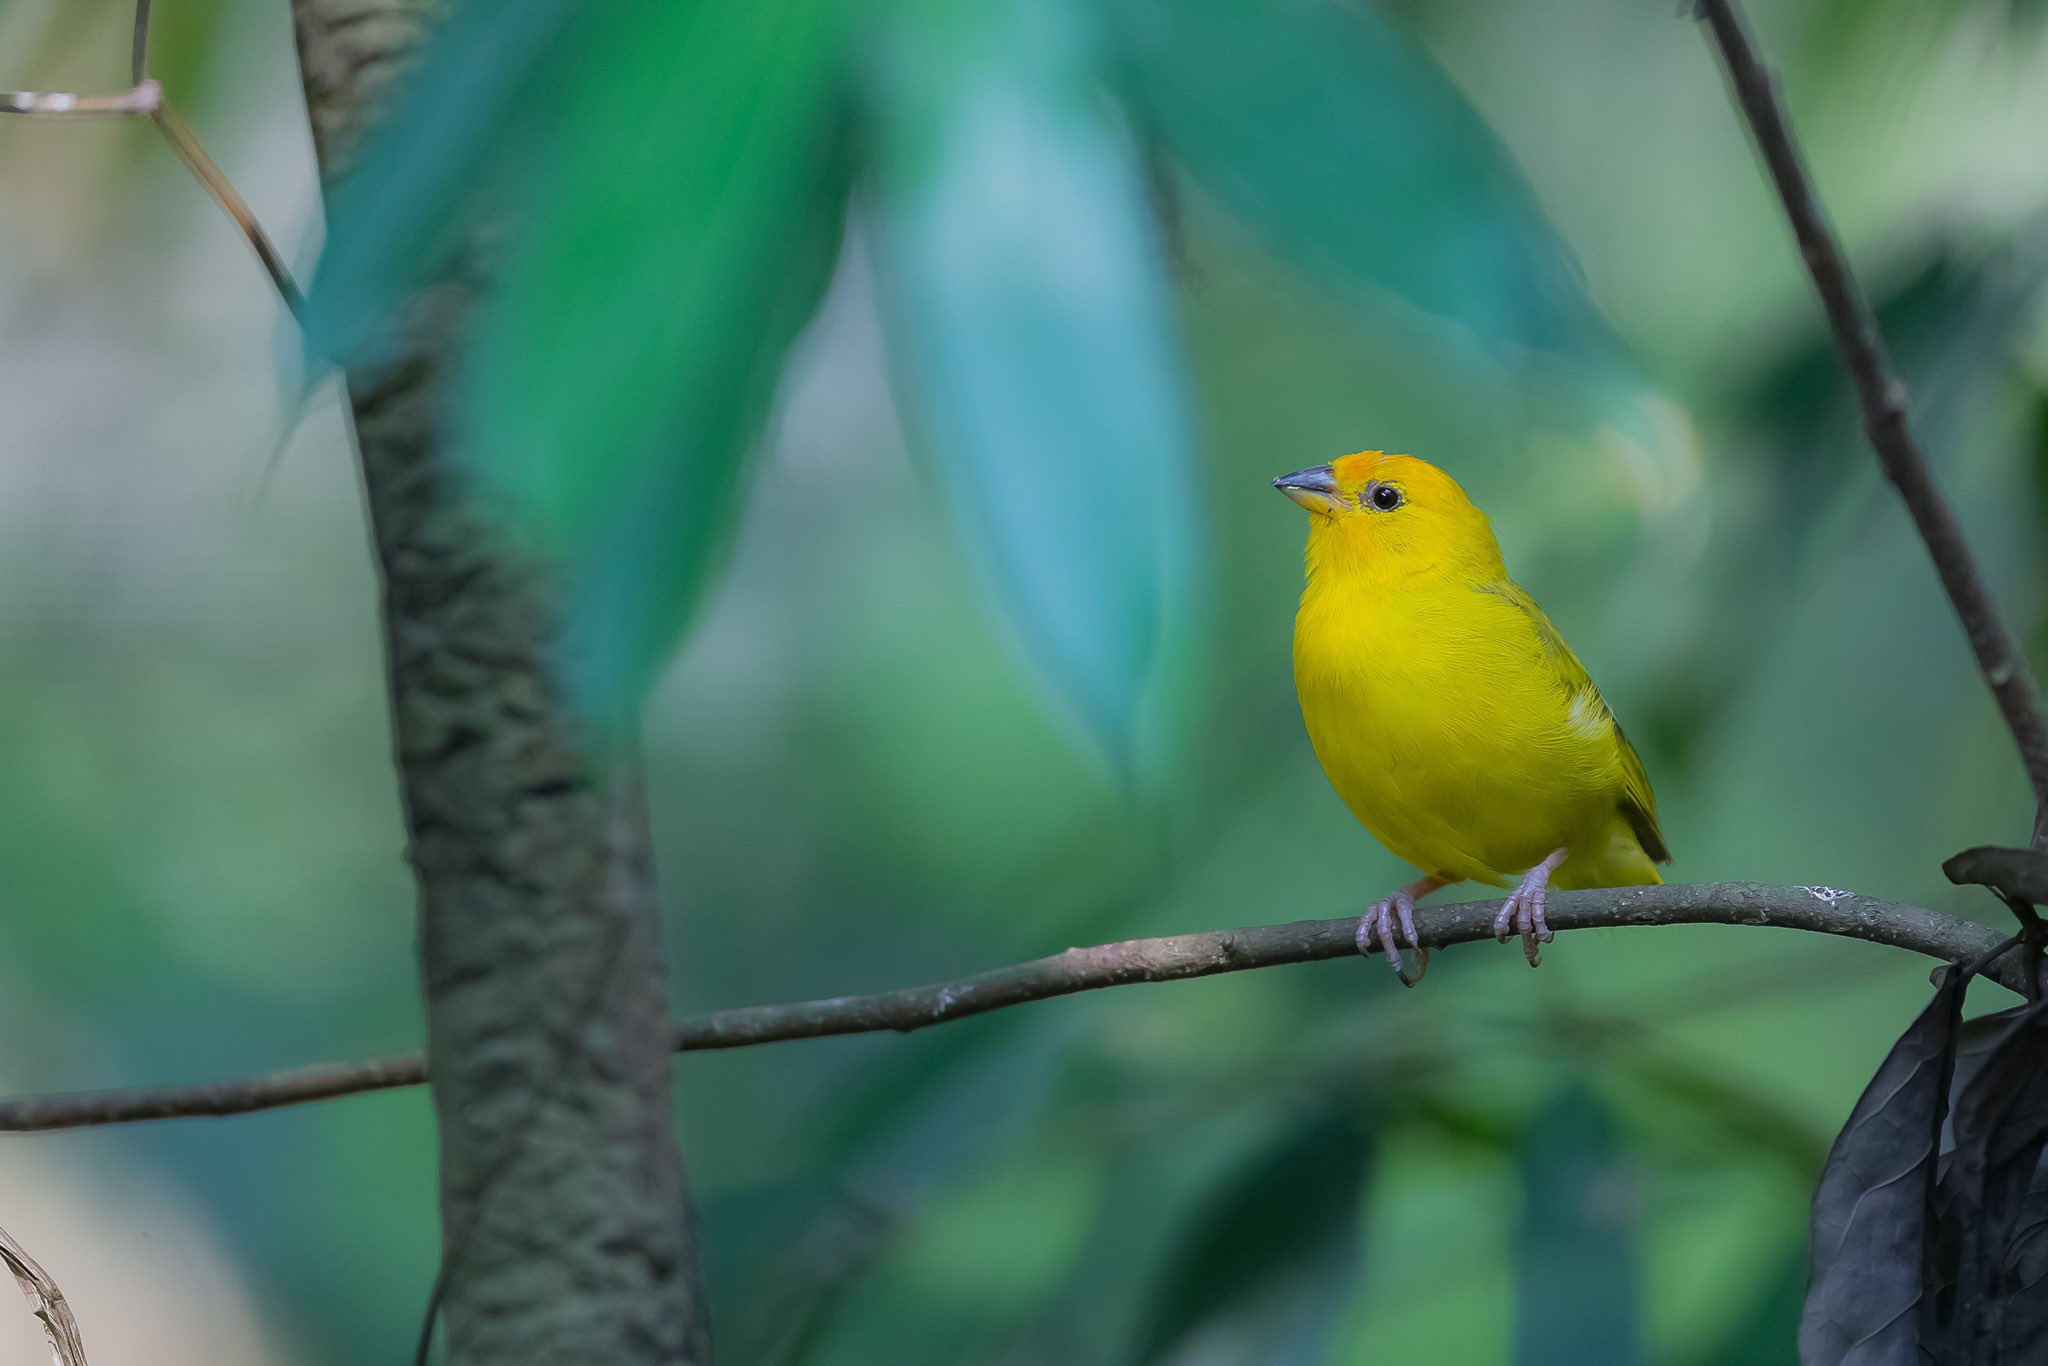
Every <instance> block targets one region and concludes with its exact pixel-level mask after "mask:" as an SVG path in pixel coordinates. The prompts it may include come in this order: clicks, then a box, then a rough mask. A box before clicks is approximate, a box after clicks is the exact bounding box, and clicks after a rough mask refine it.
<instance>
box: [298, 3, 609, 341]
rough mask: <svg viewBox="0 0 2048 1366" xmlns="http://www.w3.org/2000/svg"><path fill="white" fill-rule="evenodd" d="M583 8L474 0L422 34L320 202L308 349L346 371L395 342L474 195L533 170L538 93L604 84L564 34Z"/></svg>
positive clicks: (465, 220) (549, 104)
mask: <svg viewBox="0 0 2048 1366" xmlns="http://www.w3.org/2000/svg"><path fill="white" fill-rule="evenodd" d="M579 12H580V9H579V6H578V5H577V4H576V3H574V0H517V2H516V3H509V4H484V3H481V2H480V0H479V2H476V3H469V4H464V5H461V6H459V7H457V8H456V9H455V11H454V12H453V13H452V14H451V15H450V16H449V18H448V19H447V20H446V21H445V22H444V23H443V24H442V26H441V28H440V30H439V31H438V32H436V33H435V34H434V35H433V37H432V38H431V39H430V40H429V41H428V44H427V48H426V51H425V52H424V53H423V54H422V55H421V57H420V58H419V61H418V65H417V67H416V68H415V70H414V73H413V75H412V77H411V78H409V79H407V80H405V81H404V83H403V85H402V87H401V88H400V90H399V92H398V94H397V96H396V97H395V98H394V99H393V101H392V102H391V106H390V108H389V109H388V110H387V111H386V113H385V115H384V117H383V118H382V120H381V121H380V122H379V123H378V125H377V126H376V127H375V128H373V129H372V130H371V131H370V132H369V133H368V134H367V135H366V138H365V141H364V145H363V147H362V149H361V150H360V152H359V153H358V154H357V157H356V162H355V166H354V168H353V169H352V170H351V171H350V172H349V173H348V174H347V175H346V176H345V177H344V178H343V179H342V180H341V182H340V183H339V184H337V185H336V186H335V187H334V189H333V191H332V193H331V194H330V195H329V196H328V207H327V243H326V246H325V247H324V248H323V249H322V251H321V254H320V266H319V271H318V273H317V274H316V275H315V277H314V279H313V284H312V288H311V289H310V290H309V291H308V293H307V297H306V313H305V318H304V319H303V325H304V331H305V336H306V342H307V345H308V346H309V347H310V348H311V349H312V350H313V351H315V352H317V353H319V354H321V355H324V356H326V357H327V358H328V359H330V360H332V361H334V362H335V363H336V364H339V365H344V366H347V365H358V364H362V363H365V362H373V361H375V360H376V359H378V358H379V356H380V355H381V354H382V353H383V352H384V351H385V350H386V349H388V348H389V347H390V346H391V345H392V344H393V343H394V342H395V341H396V340H397V338H398V335H399V334H398V323H399V315H400V310H401V307H402V305H403V304H404V302H405V300H406V297H407V296H408V295H409V294H410V292H411V291H412V290H413V289H415V288H416V287H417V286H418V285H419V284H421V283H422V282H423V281H425V280H427V279H428V278H430V277H431V275H432V273H433V272H434V270H435V269H436V268H437V267H439V266H440V265H441V264H443V257H444V256H445V255H446V254H447V253H448V251H449V250H450V249H451V248H452V247H453V245H454V244H455V243H456V242H457V241H459V240H460V237H461V234H462V232H463V230H465V229H467V228H471V227H473V226H474V218H475V214H476V210H477V207H478V200H479V199H480V198H481V197H483V196H484V195H485V193H486V191H487V190H488V189H490V188H492V187H497V188H499V189H501V190H504V191H505V192H506V193H508V194H509V193H511V192H512V190H514V189H516V188H517V186H516V184H515V185H513V186H505V185H504V184H503V183H502V182H503V180H504V179H505V177H506V174H507V172H508V171H511V170H519V171H523V172H524V173H526V174H528V175H531V174H532V173H533V172H534V171H535V169H536V168H535V166H534V165H533V158H534V156H535V152H534V144H535V142H536V140H537V138H538V137H539V136H540V133H539V128H540V126H541V120H542V118H543V117H544V115H545V113H546V112H548V111H553V110H555V109H556V108H558V105H557V104H556V103H555V102H554V101H552V100H550V99H548V98H545V97H544V96H543V94H542V93H541V92H542V91H544V90H546V89H547V88H548V86H549V85H551V84H553V85H557V86H560V87H566V88H575V87H577V86H578V85H580V84H581V83H583V82H585V81H597V80H599V79H600V77H599V76H598V75H597V73H595V72H593V71H591V70H589V69H587V67H585V66H582V65H580V64H579V63H578V61H577V60H576V59H577V57H578V56H579V55H580V52H581V49H580V47H579V45H578V44H576V43H575V42H573V41H570V20H571V19H573V18H574V17H576V16H577V14H578V13H579ZM551 77H552V78H553V80H552V81H551V80H550V78H551ZM514 149H517V150H516V152H515V150H514ZM515 157H516V160H515ZM508 163H510V164H509V165H508Z"/></svg>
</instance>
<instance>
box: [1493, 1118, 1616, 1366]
mask: <svg viewBox="0 0 2048 1366" xmlns="http://www.w3.org/2000/svg"><path fill="white" fill-rule="evenodd" d="M1519 1156H1520V1159H1521V1167H1522V1222H1521V1226H1520V1228H1519V1229H1518V1231H1517V1233H1516V1236H1515V1268H1516V1271H1517V1272H1518V1276H1517V1279H1516V1282H1515V1287H1516V1288H1515V1362H1516V1363H1517V1366H1595V1363H1597V1364H1598V1366H1624V1363H1629V1362H1637V1361H1640V1360H1642V1346H1641V1339H1642V1326H1641V1319H1642V1307H1641V1306H1642V1289H1641V1285H1640V1283H1639V1282H1640V1277H1639V1276H1638V1274H1637V1271H1636V1247H1635V1241H1636V1238H1635V1229H1636V1222H1637V1217H1636V1199H1637V1194H1636V1190H1635V1185H1634V1180H1633V1177H1632V1175H1631V1173H1630V1171H1629V1168H1628V1165H1627V1163H1626V1162H1625V1161H1624V1159H1623V1157H1622V1154H1621V1152H1620V1149H1619V1147H1618V1146H1617V1144H1616V1141H1615V1133H1614V1117H1613V1116H1612V1115H1611V1114H1610V1113H1609V1112H1608V1109H1607V1107H1606V1106H1605V1105H1604V1104H1602V1103H1601V1102H1600V1100H1599V1099H1598V1098H1597V1097H1596V1096H1594V1095H1593V1094H1592V1093H1591V1092H1589V1091H1586V1090H1583V1089H1581V1088H1577V1087H1574V1088H1572V1089H1570V1090H1567V1091H1565V1092H1564V1093H1563V1094H1562V1095H1560V1096H1559V1097H1558V1098H1557V1099H1556V1100H1555V1101H1553V1102H1552V1103H1551V1104H1550V1105H1549V1106H1548V1107H1547V1108H1546V1109H1545V1110H1544V1111H1543V1113H1542V1114H1541V1115H1539V1116H1538V1118H1537V1120H1536V1122H1535V1123H1534V1124H1533V1125H1531V1126H1530V1129H1529V1131H1528V1133H1527V1134H1525V1135H1524V1136H1523V1139H1522V1144H1521V1148H1520V1151H1519Z"/></svg>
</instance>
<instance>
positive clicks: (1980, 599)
mask: <svg viewBox="0 0 2048 1366" xmlns="http://www.w3.org/2000/svg"><path fill="white" fill-rule="evenodd" d="M1699 15H1700V17H1701V19H1703V20H1704V21H1705V22H1706V25H1707V29H1708V32H1709V33H1711V34H1712V35H1713V39H1714V46H1715V49H1716V50H1717V51H1718V52H1719V53H1720V56H1721V62H1722V65H1723V66H1724V67H1725V68H1726V70H1727V72H1728V81H1729V85H1730V86H1731V87H1732V89H1733V92H1734V96H1735V102H1736V105H1737V107H1738V108H1739V109H1740V110H1741V111H1742V115H1743V117H1744V119H1745V120H1746V121H1747V122H1748V125H1749V131H1750V134H1751V136H1753V137H1754V138H1755V139H1756V147H1757V151H1758V153H1759V154H1760V155H1761V156H1762V157H1763V162H1764V167H1765V169H1766V170H1767V171H1768V172H1769V174H1770V177H1771V184H1772V185H1773V186H1774V187H1776V189H1777V192H1778V198H1779V200H1780V201H1781V202H1782V203H1783V204H1784V206H1785V217H1786V219H1787V220H1788V221H1789V222H1790V223H1791V225H1792V236H1793V238H1794V240H1796V241H1797V242H1798V244H1799V254H1800V256H1801V257H1802V258H1803V259H1804V261H1805V263H1806V272H1807V274H1808V275H1809V276H1811V277H1812V280H1813V287H1814V291H1815V293H1817V294H1818V295H1819V296H1820V302H1821V307H1822V308H1823V309H1824V310H1825V311H1826V313H1827V318H1828V327H1829V329H1830V330H1831V331H1832V332H1833V333H1834V338H1835V348H1836V350H1838V351H1839V352H1841V355H1842V363H1843V364H1844V365H1845V366H1847V367H1848V370H1849V374H1850V377H1851V378H1852V379H1853V380H1854V381H1855V384H1856V394H1857V398H1858V401H1859V402H1860V403H1861V405H1862V408H1863V429H1864V432H1865V434H1866V435H1868V437H1869V438H1870V447H1871V449H1872V450H1873V451H1875V452H1876V453H1877V460H1878V464H1879V465H1880V466H1882V467H1883V469H1884V473H1885V477H1886V478H1887V479H1889V480H1890V481H1891V482H1892V485H1893V487H1895V488H1896V489H1898V491H1899V497H1900V498H1902V499H1903V500H1904V501H1905V504H1906V511H1907V513H1908V514H1909V515H1911V517H1912V519H1913V526H1914V528H1915V529H1916V530H1917V531H1918V532H1919V533H1920V539H1921V540H1922V541H1923V542H1925V543H1926V546H1927V554H1928V556H1929V558H1931V559H1932V560H1933V561H1934V570H1935V573H1936V574H1937V575H1938V576H1939V577H1940V579H1941V586H1942V588H1943V590H1944V591H1946V592H1947V594H1948V600H1949V603H1950V605H1951V606H1952V607H1954V609H1955V614H1956V619H1957V620H1958V621H1960V622H1961V623H1962V627H1963V634H1964V635H1965V636H1967V637H1968V638H1969V642H1970V650H1971V652H1972V653H1973V654H1975V655H1976V658H1977V668H1978V671H1979V672H1981V673H1982V674H1983V675H1984V682H1985V684H1986V685H1987V686H1989V687H1990V689H1991V695H1992V697H1993V698H1995V699H1996V700H1997V702H1998V710H1999V713H2000V715H2002V716H2003V717H2004V718H2005V724H2006V728H2007V729H2008V730H2010V731H2011V732H2012V738H2013V743H2014V745H2016V746H2017V747H2018V749H2019V755H2020V762H2021V764H2023V765H2024V766H2025V768H2026V771H2027V782H2028V783H2029V784H2030V785H2031V786H2032V788H2033V790H2034V806H2035V818H2034V842H2035V844H2036V846H2037V847H2039V846H2043V845H2048V720H2044V714H2043V710H2042V706H2041V690H2040V688H2039V686H2038V685H2037V684H2036V683H2035V681H2034V676H2033V673H2032V672H2031V671H2030V670H2029V669H2028V668H2027V661H2026V657H2025V656H2024V655H2022V654H2021V653H2020V650H2019V647H2018V646H2017V645H2016V644H2015V643H2014V640H2013V636H2012V633H2011V632H2010V631H2008V630H2007V629H2006V626H2005V623H2004V621H2003V620H2001V619H2000V617H1999V615H1998V605H1997V604H1996V603H1995V602H1994V601H1993V600H1992V597H1991V590H1990V589H1989V588H1987V587H1986V586H1985V584H1984V576H1983V574H1982V573H1981V572H1980V571H1979V570H1978V568H1977V561H1976V558H1975V557H1974V556H1973V555H1972V554H1971V553H1970V546H1969V542H1968V541H1966V540H1965V539H1964V538H1963V528H1962V523H1960V522H1959V521H1957V520H1956V514H1955V509H1954V508H1952V507H1950V506H1949V502H1948V499H1947V498H1946V497H1945V496H1944V495H1943V494H1942V491H1941V488H1940V486H1939V485H1937V484H1936V483H1935V482H1934V474H1933V471H1932V470H1931V468H1930V467H1929V465H1928V461H1927V453H1926V451H1924V450H1923V449H1922V448H1921V446H1920V439H1919V438H1918V437H1917V436H1915V435H1914V434H1913V426H1912V422H1911V421H1910V418H1909V413H1908V410H1907V403H1906V386H1905V384H1904V383H1903V382H1901V381H1900V379H1899V377H1898V374H1897V373H1896V372H1895V371H1894V370H1893V369H1892V364H1891V361H1890V359H1889V358H1887V356H1886V355H1885V349H1884V338H1883V336H1882V334H1880V333H1879V331H1878V327H1877V317H1876V315H1875V314H1873V313H1872V312H1871V310H1870V304H1869V302H1868V301H1867V300H1865V299H1864V297H1863V293H1862V291H1861V290H1859V289H1858V288H1857V286H1856V278H1855V276H1854V275H1852V274H1851V273H1850V270H1849V263H1848V259H1847V258H1846V257H1845V256H1844V255H1843V252H1842V247H1841V243H1840V242H1839V241H1837V240H1836V238H1835V232H1834V229H1833V228H1832V227H1831V226H1829V224H1828V218H1827V211H1826V210H1825V209H1823V208H1822V207H1821V202H1820V196H1819V194H1818V193H1817V192H1816V191H1815V190H1814V187H1813V179H1812V177H1811V176H1810V175H1808V174H1807V170H1806V165H1805V162H1804V159H1803V158H1802V157H1801V156H1800V152H1799V144H1798V141H1797V140H1796V139H1795V138H1794V137H1793V135H1792V128H1791V125H1790V123H1789V122H1788V121H1787V120H1786V117H1785V110H1784V106H1783V105H1782V104H1781V103H1780V102H1779V100H1778V91H1777V82H1776V79H1775V78H1774V77H1773V75H1772V74H1771V71H1770V69H1769V68H1768V67H1766V66H1765V65H1764V62H1763V59H1762V57H1760V56H1759V55H1758V53H1757V48H1756V43H1755V41H1754V40H1753V39H1752V38H1751V37H1750V35H1749V29H1748V25H1747V24H1746V23H1745V22H1744V21H1743V18H1742V12H1741V10H1740V8H1739V7H1738V6H1737V5H1736V3H1735V0H1699Z"/></svg>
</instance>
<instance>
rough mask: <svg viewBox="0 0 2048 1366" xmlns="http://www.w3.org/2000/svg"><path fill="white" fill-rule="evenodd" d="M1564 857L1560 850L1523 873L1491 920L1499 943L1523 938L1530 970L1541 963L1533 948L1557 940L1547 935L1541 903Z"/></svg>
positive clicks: (1494, 934) (1538, 953) (1562, 851)
mask: <svg viewBox="0 0 2048 1366" xmlns="http://www.w3.org/2000/svg"><path fill="white" fill-rule="evenodd" d="M1564 855H1565V851H1564V850H1562V849H1559V850H1557V851H1556V852H1554V853H1552V854H1551V856H1550V857H1549V858H1547V859H1545V860H1543V862H1541V863H1539V864H1537V865H1536V866H1535V867H1534V868H1531V869H1530V870H1529V871H1528V872H1526V873H1524V874H1523V875H1522V883H1521V885H1520V886H1519V887H1517V888H1515V890H1514V891H1512V892H1510V893H1509V894H1508V899H1507V900H1506V901H1503V902H1502V903H1501V907H1500V914H1499V915H1496V916H1495V917H1494V918H1493V937H1494V938H1495V939H1498V940H1499V941H1500V942H1501V943H1503V944H1505V943H1507V942H1508V936H1509V935H1511V934H1519V935H1521V936H1522V952H1523V953H1524V954H1526V955H1528V958H1529V966H1530V967H1532V968H1533V967H1535V966H1536V965H1537V964H1539V963H1541V962H1542V961H1543V955H1542V953H1541V952H1540V951H1539V950H1538V949H1537V947H1536V945H1537V944H1538V943H1544V944H1548V943H1549V942H1550V941H1551V940H1552V939H1553V938H1555V937H1556V936H1554V935H1553V934H1551V932H1550V922H1549V921H1547V920H1545V919H1544V918H1543V903H1544V900H1545V898H1546V897H1548V896H1549V894H1550V874H1551V873H1552V872H1553V871H1554V870H1555V869H1556V867H1557V865H1558V864H1560V863H1563V862H1564Z"/></svg>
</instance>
